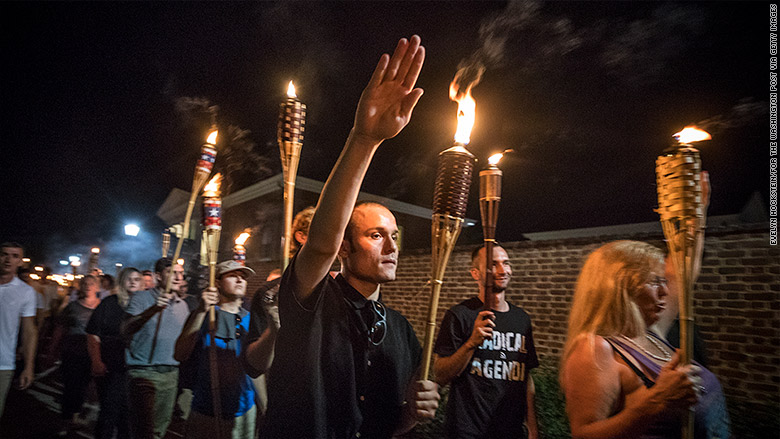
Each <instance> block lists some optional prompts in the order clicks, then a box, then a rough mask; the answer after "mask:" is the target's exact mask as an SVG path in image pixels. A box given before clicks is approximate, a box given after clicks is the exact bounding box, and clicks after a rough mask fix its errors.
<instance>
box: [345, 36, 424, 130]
mask: <svg viewBox="0 0 780 439" xmlns="http://www.w3.org/2000/svg"><path fill="white" fill-rule="evenodd" d="M424 60H425V48H424V47H422V46H420V37H418V36H417V35H414V36H412V38H411V39H410V40H409V41H407V40H406V38H402V39H401V40H400V41H398V46H396V48H395V52H394V53H393V56H392V57H390V56H388V55H387V54H383V55H382V57H381V58H380V59H379V63H378V64H377V66H376V69H375V70H374V74H373V75H372V76H371V80H370V81H369V83H368V85H367V86H366V88H365V90H363V94H362V95H361V96H360V102H359V103H358V108H357V113H356V114H355V127H354V128H353V134H354V135H356V136H358V137H362V138H366V139H368V140H370V141H372V142H374V143H379V142H381V141H383V140H385V139H389V138H392V137H395V135H397V134H398V133H399V132H401V130H402V129H403V128H404V127H405V126H406V124H407V123H409V119H410V118H411V116H412V110H413V109H414V106H415V105H417V101H418V100H419V99H420V96H422V94H423V90H422V89H421V88H414V85H415V83H416V82H417V77H418V76H419V74H420V69H422V65H423V61H424Z"/></svg>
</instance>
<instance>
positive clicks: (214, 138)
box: [206, 130, 219, 145]
mask: <svg viewBox="0 0 780 439" xmlns="http://www.w3.org/2000/svg"><path fill="white" fill-rule="evenodd" d="M217 134H219V131H218V130H214V131H212V132H211V133H209V136H208V137H207V138H206V143H208V144H210V145H216V144H217Z"/></svg>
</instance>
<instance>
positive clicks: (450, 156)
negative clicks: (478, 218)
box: [420, 86, 477, 380]
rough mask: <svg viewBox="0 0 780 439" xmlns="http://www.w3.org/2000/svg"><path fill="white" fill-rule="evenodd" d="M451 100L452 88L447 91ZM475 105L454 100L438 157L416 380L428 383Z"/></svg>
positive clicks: (464, 195)
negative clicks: (451, 125) (450, 137)
mask: <svg viewBox="0 0 780 439" xmlns="http://www.w3.org/2000/svg"><path fill="white" fill-rule="evenodd" d="M450 94H451V97H453V96H452V86H451V87H450ZM475 110H476V102H475V101H474V99H473V98H472V97H471V93H470V92H469V91H467V92H466V94H465V96H463V97H462V98H461V99H459V100H458V129H457V131H456V133H455V144H454V145H453V146H452V147H451V148H448V149H446V150H444V151H442V152H441V153H439V162H438V167H437V170H436V185H435V186H434V192H433V216H432V222H431V297H430V302H429V304H428V322H427V324H426V327H425V344H424V345H423V363H422V369H421V371H420V378H421V379H423V380H427V379H428V373H429V372H430V368H431V355H432V354H433V335H434V332H436V313H437V311H438V308H439V294H440V293H441V286H442V283H443V279H444V271H445V270H446V269H447V261H448V260H449V258H450V253H452V249H453V247H455V242H456V241H457V240H458V235H460V230H461V227H462V225H463V219H464V218H465V216H466V205H467V204H468V199H469V188H470V187H471V172H472V170H473V169H474V164H475V163H476V161H477V159H476V158H475V157H474V155H473V154H471V153H470V152H469V151H468V150H467V149H466V145H467V144H468V143H469V140H470V139H469V136H470V134H471V128H472V127H473V126H474V115H475Z"/></svg>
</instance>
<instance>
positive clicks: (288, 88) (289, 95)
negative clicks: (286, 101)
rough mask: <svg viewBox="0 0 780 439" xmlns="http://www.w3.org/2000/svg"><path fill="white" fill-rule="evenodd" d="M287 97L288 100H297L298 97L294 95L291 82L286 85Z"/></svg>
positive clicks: (293, 87)
mask: <svg viewBox="0 0 780 439" xmlns="http://www.w3.org/2000/svg"><path fill="white" fill-rule="evenodd" d="M287 97H290V98H297V97H298V95H296V94H295V86H294V85H293V82H292V81H290V84H289V85H287Z"/></svg>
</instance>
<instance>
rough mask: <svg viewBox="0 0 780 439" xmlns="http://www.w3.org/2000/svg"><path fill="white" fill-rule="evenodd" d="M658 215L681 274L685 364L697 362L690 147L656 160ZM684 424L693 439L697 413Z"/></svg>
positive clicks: (698, 199) (696, 230)
mask: <svg viewBox="0 0 780 439" xmlns="http://www.w3.org/2000/svg"><path fill="white" fill-rule="evenodd" d="M656 177H657V182H658V210H657V212H658V214H659V215H660V217H661V225H662V227H663V231H664V236H665V237H666V242H667V246H668V247H669V257H670V258H671V260H672V263H673V264H674V266H675V269H676V270H677V279H676V280H677V282H678V291H679V292H680V297H679V308H680V350H681V358H680V360H681V363H682V364H690V362H691V360H692V358H693V294H692V293H693V283H694V280H695V279H694V267H696V266H697V265H698V263H699V261H698V260H697V259H698V258H699V254H698V251H697V248H698V247H699V245H700V243H699V242H698V241H700V240H702V239H703V233H702V227H701V225H702V222H703V218H704V207H703V204H704V203H703V200H702V189H701V158H700V156H699V151H698V150H697V149H696V148H693V147H691V146H690V145H688V144H680V145H678V146H676V147H673V148H670V149H669V150H667V151H666V152H665V154H664V155H662V156H660V157H658V159H657V160H656ZM685 416H686V418H687V419H685V421H684V422H683V432H682V437H683V438H685V439H691V438H693V422H694V414H693V409H691V411H689V412H688V413H687V414H686V415H685Z"/></svg>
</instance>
